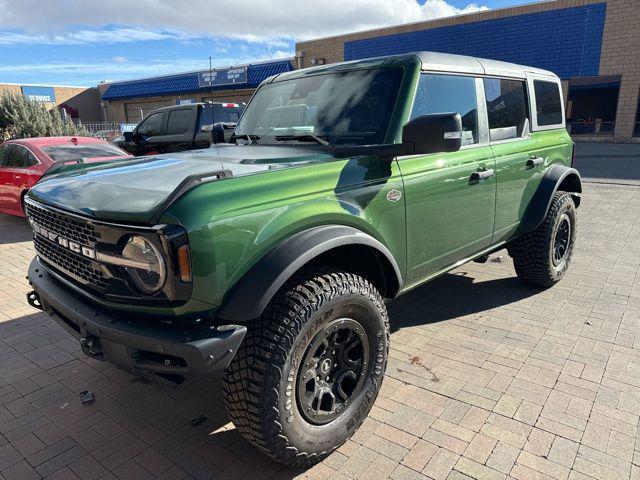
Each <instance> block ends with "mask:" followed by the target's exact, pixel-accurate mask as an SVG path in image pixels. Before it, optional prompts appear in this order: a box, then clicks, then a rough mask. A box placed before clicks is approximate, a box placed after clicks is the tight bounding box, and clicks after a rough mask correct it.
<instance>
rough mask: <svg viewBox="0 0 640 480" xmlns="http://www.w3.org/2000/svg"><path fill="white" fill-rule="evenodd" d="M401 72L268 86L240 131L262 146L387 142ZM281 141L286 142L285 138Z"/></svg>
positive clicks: (360, 72) (325, 76)
mask: <svg viewBox="0 0 640 480" xmlns="http://www.w3.org/2000/svg"><path fill="white" fill-rule="evenodd" d="M401 81H402V70H401V69H400V68H388V69H372V70H353V71H350V72H337V73H327V74H321V75H314V76H309V77H302V78H294V79H291V80H284V81H280V82H275V83H271V84H268V85H263V86H262V87H260V89H259V90H258V91H257V92H256V94H255V96H254V98H253V99H252V100H251V103H250V104H249V106H248V107H247V110H246V111H245V113H244V115H242V118H241V119H240V123H238V127H237V128H236V130H235V135H236V136H243V135H244V136H255V138H256V139H259V143H260V144H265V143H275V142H277V141H282V140H286V141H292V140H293V141H295V138H292V137H300V138H304V136H305V135H306V136H307V140H308V136H309V135H315V136H317V137H321V138H323V139H326V140H328V141H329V143H331V144H332V145H336V144H342V145H375V144H381V143H384V140H385V136H386V133H387V129H388V127H389V120H390V118H391V113H392V111H393V107H394V105H395V102H396V99H397V97H398V90H399V88H400V82H401ZM279 137H280V138H279Z"/></svg>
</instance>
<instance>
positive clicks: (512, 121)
mask: <svg viewBox="0 0 640 480" xmlns="http://www.w3.org/2000/svg"><path fill="white" fill-rule="evenodd" d="M484 91H485V96H486V98H487V114H488V116H489V138H490V139H491V141H494V142H495V141H499V140H507V139H510V138H518V137H524V136H527V135H528V134H529V114H528V108H527V90H526V87H525V84H524V81H520V80H506V79H501V78H485V79H484Z"/></svg>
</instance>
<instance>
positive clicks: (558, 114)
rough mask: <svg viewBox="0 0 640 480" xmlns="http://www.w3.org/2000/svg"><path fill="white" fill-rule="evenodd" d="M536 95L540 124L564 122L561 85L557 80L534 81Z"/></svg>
mask: <svg viewBox="0 0 640 480" xmlns="http://www.w3.org/2000/svg"><path fill="white" fill-rule="evenodd" d="M533 89H534V91H535V95H536V119H537V120H538V125H540V126H541V127H542V126H545V125H559V124H562V100H561V98H562V97H561V96H560V86H559V85H558V84H557V83H555V82H545V81H542V80H534V81H533Z"/></svg>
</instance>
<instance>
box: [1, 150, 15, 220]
mask: <svg viewBox="0 0 640 480" xmlns="http://www.w3.org/2000/svg"><path fill="white" fill-rule="evenodd" d="M12 147H13V145H11V144H9V143H5V144H3V145H0V210H2V211H5V212H6V211H7V209H8V205H9V200H8V196H9V194H8V192H9V189H10V188H11V187H10V185H9V184H10V183H11V181H12V177H13V172H11V170H10V168H9V165H8V164H9V152H10V150H11V149H12Z"/></svg>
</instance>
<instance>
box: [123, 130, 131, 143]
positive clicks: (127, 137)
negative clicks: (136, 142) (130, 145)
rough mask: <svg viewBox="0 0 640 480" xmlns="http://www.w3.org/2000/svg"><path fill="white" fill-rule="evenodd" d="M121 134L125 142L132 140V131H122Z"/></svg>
mask: <svg viewBox="0 0 640 480" xmlns="http://www.w3.org/2000/svg"><path fill="white" fill-rule="evenodd" d="M122 136H123V137H124V141H125V142H133V132H123V133H122Z"/></svg>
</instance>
